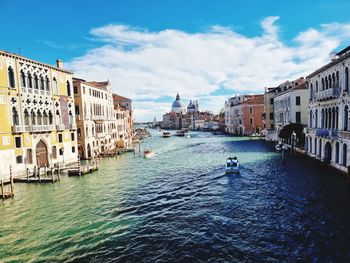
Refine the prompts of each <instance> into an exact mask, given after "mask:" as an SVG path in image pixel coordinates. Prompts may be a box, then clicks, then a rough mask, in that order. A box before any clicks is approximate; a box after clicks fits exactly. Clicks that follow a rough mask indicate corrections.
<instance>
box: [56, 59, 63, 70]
mask: <svg viewBox="0 0 350 263" xmlns="http://www.w3.org/2000/svg"><path fill="white" fill-rule="evenodd" d="M56 66H57V67H58V68H60V69H63V62H62V60H59V59H57V60H56Z"/></svg>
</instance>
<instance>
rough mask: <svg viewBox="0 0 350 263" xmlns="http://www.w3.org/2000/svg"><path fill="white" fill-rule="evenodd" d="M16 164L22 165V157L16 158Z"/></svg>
mask: <svg viewBox="0 0 350 263" xmlns="http://www.w3.org/2000/svg"><path fill="white" fill-rule="evenodd" d="M16 163H23V157H22V155H18V156H16Z"/></svg>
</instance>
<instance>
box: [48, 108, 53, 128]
mask: <svg viewBox="0 0 350 263" xmlns="http://www.w3.org/2000/svg"><path fill="white" fill-rule="evenodd" d="M52 123H53V121H52V113H51V111H49V124H50V125H52Z"/></svg>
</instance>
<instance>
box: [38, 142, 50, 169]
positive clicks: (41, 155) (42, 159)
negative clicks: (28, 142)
mask: <svg viewBox="0 0 350 263" xmlns="http://www.w3.org/2000/svg"><path fill="white" fill-rule="evenodd" d="M36 163H37V165H38V166H39V167H44V166H46V167H48V166H49V160H48V157H47V147H46V144H45V143H44V142H43V141H39V142H38V144H37V145H36Z"/></svg>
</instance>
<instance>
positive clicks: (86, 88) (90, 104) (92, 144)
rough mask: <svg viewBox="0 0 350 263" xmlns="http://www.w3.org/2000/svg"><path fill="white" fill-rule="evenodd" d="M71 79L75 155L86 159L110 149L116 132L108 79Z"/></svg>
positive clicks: (114, 146) (116, 136)
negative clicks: (75, 137) (103, 80)
mask: <svg viewBox="0 0 350 263" xmlns="http://www.w3.org/2000/svg"><path fill="white" fill-rule="evenodd" d="M73 82H74V97H75V111H76V122H77V125H78V148H79V155H80V156H81V158H83V159H90V158H93V157H95V156H99V155H100V154H106V153H109V152H111V151H113V150H114V149H115V148H116V143H117V140H118V138H119V134H118V131H117V124H116V119H115V112H114V103H113V94H112V88H111V85H110V83H109V81H106V82H96V81H92V82H88V81H85V80H83V79H78V78H74V79H73Z"/></svg>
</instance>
